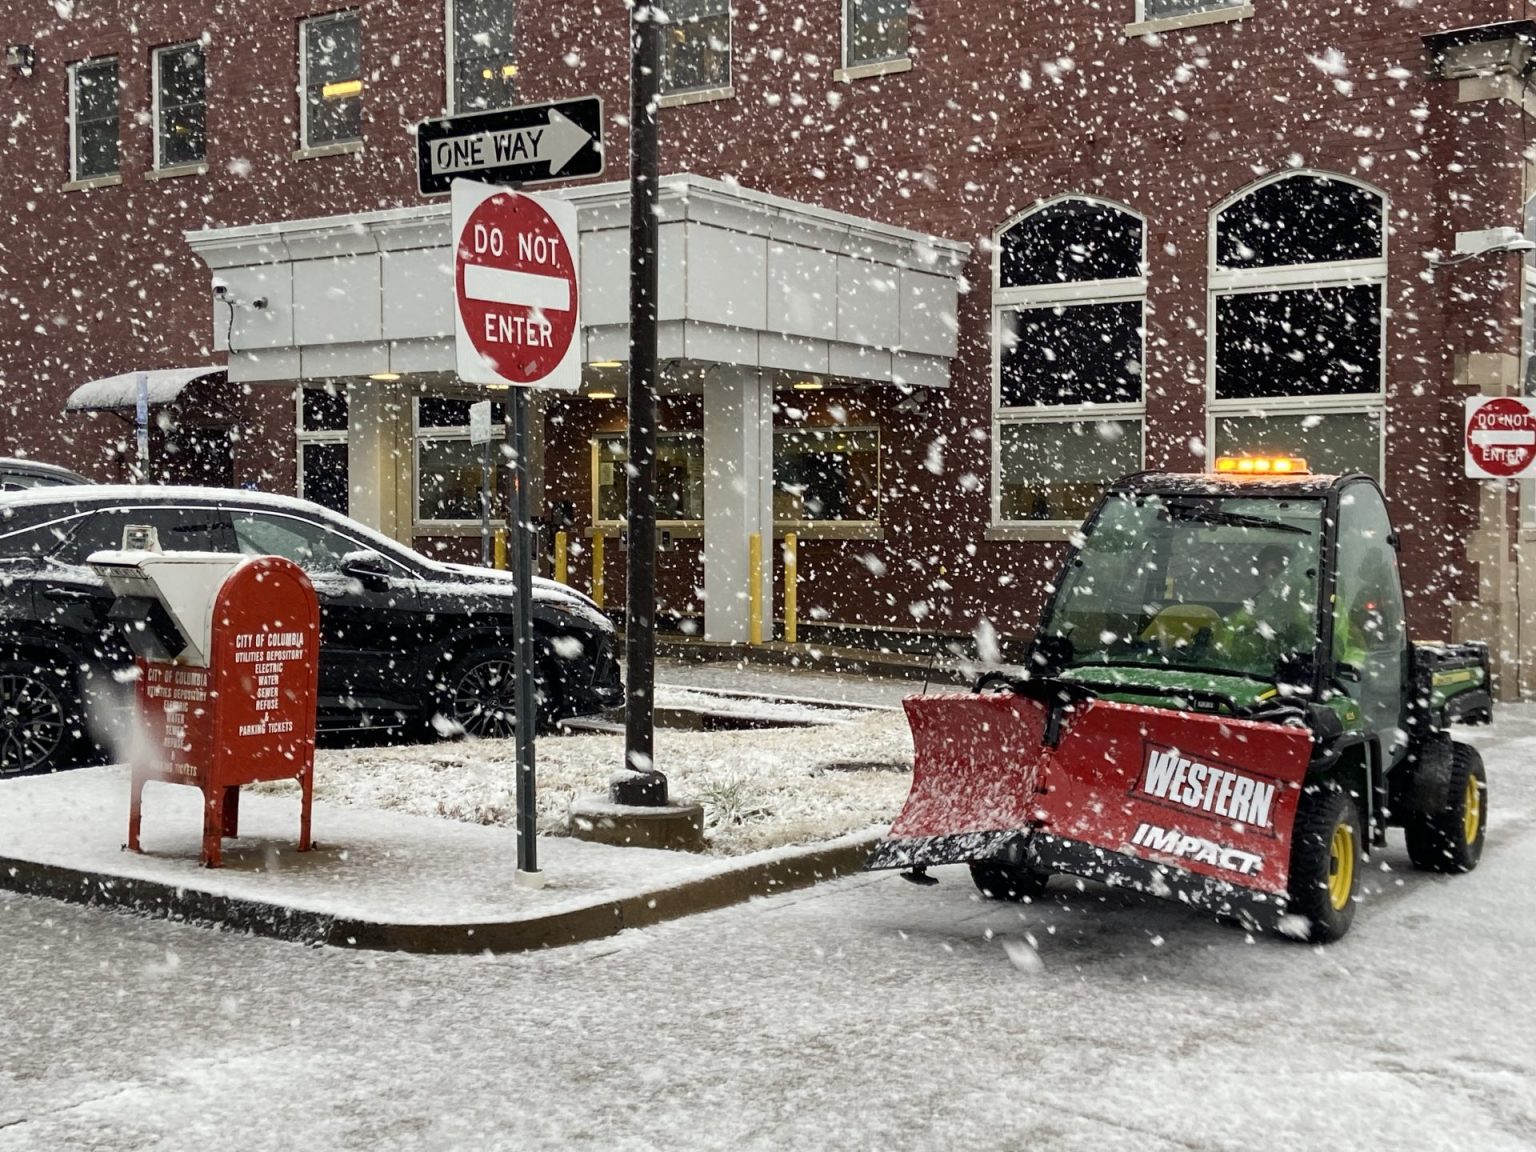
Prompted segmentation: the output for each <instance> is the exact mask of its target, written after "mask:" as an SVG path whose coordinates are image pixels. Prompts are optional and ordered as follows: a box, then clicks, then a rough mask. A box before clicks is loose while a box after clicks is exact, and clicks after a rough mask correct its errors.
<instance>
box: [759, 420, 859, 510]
mask: <svg viewBox="0 0 1536 1152" xmlns="http://www.w3.org/2000/svg"><path fill="white" fill-rule="evenodd" d="M773 518H774V519H775V520H778V521H784V522H791V523H792V522H795V521H802V520H865V521H869V520H879V519H880V433H879V432H878V431H877V430H875V429H873V428H843V427H831V428H796V429H787V430H781V431H777V432H775V433H774V434H773Z"/></svg>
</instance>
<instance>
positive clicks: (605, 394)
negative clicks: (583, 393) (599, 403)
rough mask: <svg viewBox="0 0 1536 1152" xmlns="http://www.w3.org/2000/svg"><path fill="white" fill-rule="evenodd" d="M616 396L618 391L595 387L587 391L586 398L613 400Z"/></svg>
mask: <svg viewBox="0 0 1536 1152" xmlns="http://www.w3.org/2000/svg"><path fill="white" fill-rule="evenodd" d="M617 397H618V393H617V392H615V391H613V390H612V389H610V388H595V389H593V390H592V391H591V392H588V393H587V399H588V400H613V399H616V398H617Z"/></svg>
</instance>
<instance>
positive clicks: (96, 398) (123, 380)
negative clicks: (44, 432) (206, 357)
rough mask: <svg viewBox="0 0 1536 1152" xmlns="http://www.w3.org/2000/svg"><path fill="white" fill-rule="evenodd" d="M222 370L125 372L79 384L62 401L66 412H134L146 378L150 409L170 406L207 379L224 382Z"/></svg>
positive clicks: (184, 369)
mask: <svg viewBox="0 0 1536 1152" xmlns="http://www.w3.org/2000/svg"><path fill="white" fill-rule="evenodd" d="M224 375H225V372H224V369H223V368H218V367H212V366H210V367H204V368H154V369H149V370H146V371H143V372H124V373H123V374H122V375H120V376H108V377H106V378H105V379H102V380H92V381H90V382H89V383H88V384H82V385H80V387H78V388H76V389H75V390H74V391H73V392H71V393H70V394H69V399H68V400H66V401H64V411H66V412H107V411H113V410H116V409H124V408H126V409H133V408H136V407H137V406H138V403H139V378H140V377H141V376H142V377H145V378H146V382H147V384H148V386H149V403H150V406H151V407H156V406H160V405H164V404H172V403H175V401H176V400H177V399H178V398H179V397H180V396H181V394H182V393H183V392H184V391H186V389H187V388H188V387H189V386H190V385H192V384H194V383H195V382H197V381H198V380H203V379H207V378H217V380H218V381H221V382H222V381H223V379H224Z"/></svg>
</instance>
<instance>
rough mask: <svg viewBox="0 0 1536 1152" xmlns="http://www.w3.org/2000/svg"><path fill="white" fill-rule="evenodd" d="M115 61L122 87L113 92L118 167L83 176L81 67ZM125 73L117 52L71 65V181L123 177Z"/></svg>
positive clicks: (80, 181)
mask: <svg viewBox="0 0 1536 1152" xmlns="http://www.w3.org/2000/svg"><path fill="white" fill-rule="evenodd" d="M108 61H112V62H113V63H115V64H116V65H117V75H118V82H119V87H118V90H117V91H116V92H114V93H113V94H112V102H113V107H115V108H116V109H117V117H116V119H117V149H118V151H117V167H116V168H114V169H113V170H112V171H111V172H98V173H97V174H96V175H94V176H82V175H81V174H80V134H79V127H80V118H79V117H80V107H79V80H78V78H77V76H78V71H79V69H81V68H89V67H91V66H93V65H98V64H105V63H107V62H108ZM122 74H123V65H122V61H121V59H120V58H119V57H117V56H92V57H90V58H89V59H86V60H76V61H75V62H74V63H73V64H71V65H70V66H69V179H70V182H71V183H87V182H91V183H94V182H95V181H98V180H100V181H111V180H114V179H120V178H121V177H122V174H123V151H122V149H123V122H122V116H123V107H122V88H121V80H122Z"/></svg>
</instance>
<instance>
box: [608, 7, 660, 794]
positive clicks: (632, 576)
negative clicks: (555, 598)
mask: <svg viewBox="0 0 1536 1152" xmlns="http://www.w3.org/2000/svg"><path fill="white" fill-rule="evenodd" d="M655 15H656V11H655V6H654V5H653V4H651V3H649V2H648V0H635V3H634V9H633V17H632V23H631V26H630V48H631V56H630V65H629V206H630V213H629V252H630V261H629V468H628V475H629V481H628V497H629V501H628V502H629V516H628V524H627V531H628V535H629V553H628V561H629V568H628V581H627V583H628V587H627V589H626V600H627V604H626V611H625V632H626V635H627V640H626V648H625V667H626V672H627V684H626V687H627V690H628V699H627V701H626V703H625V708H624V747H625V756H624V768H625V771H621V772H619V773H617V774H616V775H615V776H614V777H613V780H612V782H611V783H610V784H609V798H610V799H611V800H612V801H613V802H614V803H616V804H633V805H644V806H650V807H658V806H661V805H664V804H666V802H667V778H666V777H665V776H663V775H662V774H661V773H660V772H658V771H656V756H655V753H656V746H655V718H656V717H655V712H656V692H655V687H656V312H657V308H656V296H657V290H658V279H659V278H658V276H657V249H658V228H657V220H656V208H657V199H658V197H657V191H658V190H657V180H658V174H659V167H660V159H659V156H658V142H657V124H656V118H657V99H658V96H659V93H660V88H661V25H660V24H658V23H657V22H656V20H655V19H654V16H655Z"/></svg>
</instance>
